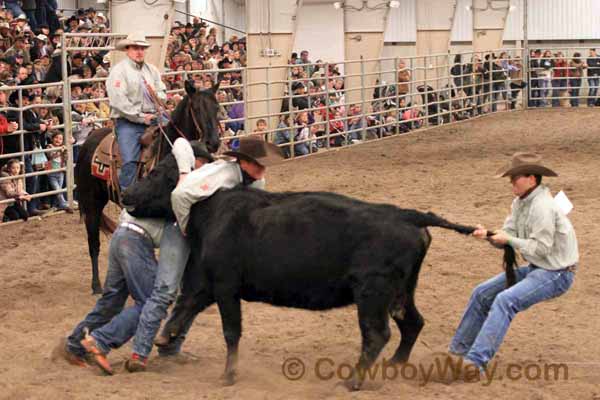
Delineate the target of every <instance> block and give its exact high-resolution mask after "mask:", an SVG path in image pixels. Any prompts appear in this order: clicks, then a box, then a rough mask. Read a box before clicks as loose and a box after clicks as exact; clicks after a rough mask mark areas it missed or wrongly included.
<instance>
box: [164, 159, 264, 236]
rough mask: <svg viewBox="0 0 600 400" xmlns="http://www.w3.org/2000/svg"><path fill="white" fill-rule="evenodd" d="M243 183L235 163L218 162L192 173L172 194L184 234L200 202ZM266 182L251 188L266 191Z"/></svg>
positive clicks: (259, 181)
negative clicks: (195, 205)
mask: <svg viewBox="0 0 600 400" xmlns="http://www.w3.org/2000/svg"><path fill="white" fill-rule="evenodd" d="M242 182H243V177H242V170H241V168H240V166H239V164H238V163H237V162H235V161H226V160H217V161H215V162H212V163H209V164H204V165H203V166H202V167H201V168H198V169H196V170H194V171H192V172H191V173H190V174H188V175H187V177H186V178H185V179H184V180H183V181H182V182H181V183H180V184H179V185H177V187H176V188H175V190H173V193H171V205H172V207H173V212H174V213H175V217H176V218H177V222H178V223H179V227H180V228H181V231H182V232H185V231H186V230H187V225H188V222H189V218H190V210H191V208H192V206H193V205H194V204H195V203H197V202H198V201H201V200H204V199H206V198H208V197H210V196H212V195H213V194H214V193H215V192H216V191H217V190H219V189H231V188H233V187H235V186H237V185H239V184H240V183H242ZM264 186H265V181H264V179H260V180H257V181H254V182H253V183H252V184H251V185H250V187H254V188H257V189H264Z"/></svg>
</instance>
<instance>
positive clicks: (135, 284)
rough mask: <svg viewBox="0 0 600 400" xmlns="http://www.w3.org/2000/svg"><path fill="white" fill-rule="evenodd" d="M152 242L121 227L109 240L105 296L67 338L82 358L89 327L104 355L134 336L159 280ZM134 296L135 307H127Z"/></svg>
mask: <svg viewBox="0 0 600 400" xmlns="http://www.w3.org/2000/svg"><path fill="white" fill-rule="evenodd" d="M156 269H157V265H156V258H155V257H154V245H153V243H152V241H151V240H150V239H149V238H148V237H146V236H144V235H140V234H139V233H137V232H134V231H131V230H128V229H126V228H122V227H119V228H118V229H117V230H116V231H115V233H114V234H113V236H112V239H111V240H110V248H109V255H108V271H107V274H106V281H105V282H104V292H103V293H102V297H101V298H100V299H98V301H97V302H96V306H95V307H94V309H93V310H92V311H91V312H90V313H89V314H88V315H87V316H86V317H85V319H84V320H83V321H81V322H80V323H79V324H78V325H77V327H76V328H75V329H74V330H73V333H71V335H70V336H69V338H68V341H67V347H68V349H69V351H70V352H72V353H73V354H76V355H79V356H83V355H85V349H84V348H83V346H81V343H80V341H81V339H83V338H84V328H88V329H89V331H90V332H91V335H92V336H93V337H94V339H95V340H96V344H97V346H98V348H99V349H100V350H101V351H102V352H105V353H108V352H109V351H110V349H116V348H119V347H121V346H122V345H123V344H125V343H126V342H127V341H128V340H129V339H131V337H132V336H133V335H134V334H135V330H136V329H137V325H138V321H139V318H140V314H141V312H142V308H143V306H144V304H145V303H146V301H147V300H148V298H149V297H150V295H151V293H152V287H153V286H154V279H155V277H156ZM129 295H131V297H132V298H133V300H134V305H132V306H131V307H128V308H124V307H125V302H126V301H127V297H128V296H129Z"/></svg>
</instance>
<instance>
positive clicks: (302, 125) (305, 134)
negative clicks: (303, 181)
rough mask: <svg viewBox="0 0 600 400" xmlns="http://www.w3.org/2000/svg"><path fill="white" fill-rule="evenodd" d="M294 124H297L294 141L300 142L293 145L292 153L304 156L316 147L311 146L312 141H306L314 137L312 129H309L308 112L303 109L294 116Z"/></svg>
mask: <svg viewBox="0 0 600 400" xmlns="http://www.w3.org/2000/svg"><path fill="white" fill-rule="evenodd" d="M296 125H298V128H297V133H296V135H295V138H294V142H301V143H297V144H295V145H294V155H295V156H304V155H307V154H310V153H311V150H312V151H313V152H314V151H316V150H317V149H316V148H313V145H314V142H312V141H308V140H309V139H312V138H314V137H315V135H314V132H313V130H312V129H311V128H312V127H311V124H310V122H309V118H308V112H307V111H303V112H301V113H298V116H297V117H296Z"/></svg>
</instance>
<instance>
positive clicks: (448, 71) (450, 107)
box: [446, 53, 463, 123]
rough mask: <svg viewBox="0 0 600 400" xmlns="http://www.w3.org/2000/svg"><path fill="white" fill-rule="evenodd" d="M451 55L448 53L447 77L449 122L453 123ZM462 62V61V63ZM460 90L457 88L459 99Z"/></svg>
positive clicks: (461, 79)
mask: <svg viewBox="0 0 600 400" xmlns="http://www.w3.org/2000/svg"><path fill="white" fill-rule="evenodd" d="M450 62H451V61H450V53H448V57H447V61H446V76H447V77H448V112H449V113H450V114H449V115H448V122H449V123H452V83H453V82H452V74H450V65H451V64H450ZM461 62H462V61H461ZM462 73H463V71H462V65H461V68H460V81H459V82H461V86H462V81H463V77H462ZM459 89H460V88H459V87H457V88H456V96H457V97H458V90H459Z"/></svg>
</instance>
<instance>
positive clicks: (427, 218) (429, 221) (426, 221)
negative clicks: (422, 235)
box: [402, 209, 477, 235]
mask: <svg viewBox="0 0 600 400" xmlns="http://www.w3.org/2000/svg"><path fill="white" fill-rule="evenodd" d="M402 219H404V220H406V221H407V222H409V223H411V224H413V225H415V226H418V227H420V228H427V227H428V226H437V227H440V228H445V229H451V230H453V231H456V232H458V233H462V234H463V235H470V234H471V233H473V231H474V230H475V229H477V228H475V227H474V226H467V225H459V224H453V223H452V222H450V221H447V220H445V219H444V218H442V217H439V216H437V215H435V214H434V213H432V212H428V213H422V212H419V211H417V210H406V209H403V210H402Z"/></svg>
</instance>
